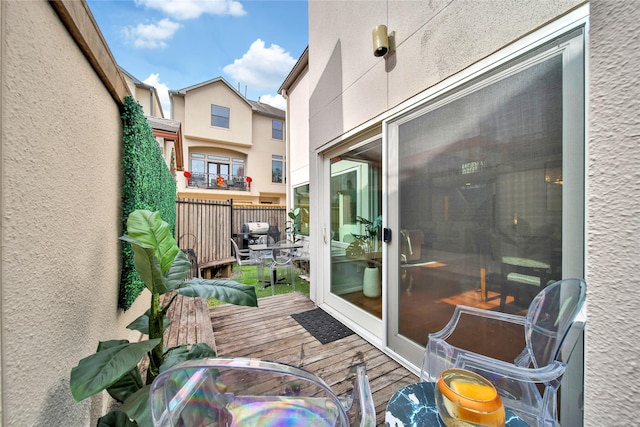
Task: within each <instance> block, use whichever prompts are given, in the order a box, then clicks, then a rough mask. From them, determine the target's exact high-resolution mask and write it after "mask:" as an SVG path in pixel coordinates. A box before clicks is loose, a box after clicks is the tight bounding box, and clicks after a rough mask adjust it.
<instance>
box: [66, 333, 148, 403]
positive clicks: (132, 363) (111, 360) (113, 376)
mask: <svg viewBox="0 0 640 427" xmlns="http://www.w3.org/2000/svg"><path fill="white" fill-rule="evenodd" d="M159 342H160V339H159V338H155V339H152V340H148V341H140V342H137V343H127V342H125V343H124V344H118V345H116V346H113V347H109V348H106V349H104V350H100V351H98V352H97V353H95V354H92V355H91V356H87V357H85V358H84V359H82V360H80V362H78V365H77V366H75V367H73V368H72V369H71V384H70V385H71V394H72V395H73V397H74V399H75V400H76V401H77V402H79V401H81V400H83V399H86V398H87V397H89V396H93V395H94V394H96V393H99V392H101V391H102V390H105V389H107V388H109V387H111V386H112V385H113V384H115V383H116V382H117V381H118V380H119V379H120V378H122V377H123V376H124V375H126V374H127V373H128V372H130V371H131V370H132V369H134V368H135V367H136V366H137V365H138V362H139V361H140V359H142V357H143V356H144V355H145V353H147V352H148V351H151V349H152V348H154V347H155V346H156V345H158V343H159Z"/></svg>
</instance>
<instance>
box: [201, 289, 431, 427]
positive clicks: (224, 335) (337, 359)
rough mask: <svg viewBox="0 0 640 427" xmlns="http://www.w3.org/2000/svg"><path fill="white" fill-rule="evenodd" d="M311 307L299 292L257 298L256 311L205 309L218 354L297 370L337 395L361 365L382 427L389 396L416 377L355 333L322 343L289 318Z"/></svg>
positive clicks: (349, 386) (232, 307)
mask: <svg viewBox="0 0 640 427" xmlns="http://www.w3.org/2000/svg"><path fill="white" fill-rule="evenodd" d="M314 308H316V306H315V304H314V303H313V301H311V300H309V299H308V298H307V297H306V296H304V295H303V294H301V293H298V292H294V293H289V294H284V295H277V296H275V297H267V298H261V299H260V300H259V307H240V306H235V305H222V306H216V307H213V308H210V309H209V313H210V315H211V323H212V327H213V331H214V336H215V343H216V347H217V354H218V356H221V357H222V356H228V357H252V358H258V359H263V360H270V361H275V362H281V363H287V364H290V365H295V366H299V367H301V368H304V369H306V370H308V371H310V372H313V373H315V374H316V375H318V376H319V377H320V378H322V379H323V380H324V381H325V382H326V383H327V384H328V385H329V386H330V387H331V388H332V389H333V391H334V392H336V394H338V395H344V394H347V393H350V392H351V391H352V381H353V369H352V367H353V366H355V365H358V364H360V363H363V362H364V363H365V365H366V367H367V374H368V376H369V383H370V385H371V390H372V394H373V400H374V403H375V406H376V419H377V425H379V426H383V425H384V412H385V409H386V406H387V402H388V401H389V399H390V398H391V396H392V395H393V393H395V392H396V391H397V390H398V389H400V388H402V387H403V386H405V385H407V384H411V383H415V382H417V380H418V378H417V377H416V376H415V375H414V374H412V373H411V372H410V371H408V370H407V369H405V368H404V367H402V366H401V365H400V364H399V363H397V362H396V361H394V360H393V359H391V358H390V357H389V356H387V355H386V354H384V353H383V352H381V351H380V350H378V349H377V348H376V347H374V346H373V345H371V344H369V343H368V342H367V341H365V340H364V339H363V338H361V337H360V336H358V335H357V334H353V335H350V336H348V337H345V338H342V339H339V340H337V341H334V342H331V343H327V344H324V345H323V344H321V343H320V342H319V341H318V340H316V339H315V338H314V337H313V336H312V335H311V334H310V333H309V332H307V331H306V330H305V329H304V328H303V327H302V326H300V324H299V323H298V322H296V321H295V319H293V318H292V317H291V315H292V314H294V313H301V312H303V311H307V310H312V309H314Z"/></svg>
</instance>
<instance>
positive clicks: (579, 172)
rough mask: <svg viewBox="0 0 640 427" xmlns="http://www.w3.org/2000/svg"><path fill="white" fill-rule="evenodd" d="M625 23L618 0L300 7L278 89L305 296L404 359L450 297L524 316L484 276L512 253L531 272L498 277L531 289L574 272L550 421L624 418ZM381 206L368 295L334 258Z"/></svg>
mask: <svg viewBox="0 0 640 427" xmlns="http://www.w3.org/2000/svg"><path fill="white" fill-rule="evenodd" d="M355 17H357V19H355ZM327 22H331V28H330V29H331V30H330V31H327ZM639 23H640V9H638V7H637V6H636V4H635V3H634V2H627V1H605V2H593V3H592V4H589V3H587V2H583V1H579V0H574V1H565V2H557V1H538V2H513V1H512V2H506V1H483V2H472V1H466V0H453V1H440V2H438V1H436V2H421V1H414V2H398V1H390V0H388V1H382V2H369V3H362V2H328V1H314V2H309V48H308V52H305V53H304V54H303V56H302V57H301V59H300V61H299V62H298V64H296V66H295V68H294V71H292V73H291V75H290V76H289V77H288V78H287V80H286V81H285V83H284V84H283V86H282V88H281V93H282V94H283V95H286V97H287V98H288V106H287V110H288V111H289V117H288V119H289V120H288V126H289V140H288V141H289V145H290V147H289V151H290V163H291V164H290V170H291V174H290V176H291V181H290V185H291V186H292V191H295V189H296V188H299V186H304V185H306V183H307V182H309V183H310V188H309V190H310V207H311V211H312V212H313V214H312V216H311V229H310V231H311V235H310V241H311V258H312V259H311V264H312V266H314V268H312V270H311V285H312V289H311V296H312V298H313V299H314V301H315V302H316V303H317V304H318V305H319V306H321V307H322V308H324V309H325V310H327V311H329V312H330V313H332V314H333V315H334V316H336V317H337V318H339V319H340V320H342V321H343V322H344V323H346V324H347V325H348V326H350V327H351V328H352V329H353V330H354V331H356V332H357V333H359V334H360V335H361V336H363V337H365V338H367V339H368V340H369V341H370V342H371V343H372V344H374V345H376V346H377V347H379V348H381V349H383V350H384V351H385V352H386V353H388V354H390V355H391V356H393V357H394V358H396V359H397V360H398V361H400V362H401V363H403V364H404V365H405V366H407V367H409V368H411V369H413V370H414V371H417V370H418V369H419V368H418V367H419V364H420V361H421V355H422V353H423V349H424V344H425V343H426V338H427V334H428V333H429V332H433V331H435V330H438V329H440V328H441V327H442V326H443V325H444V324H445V323H446V321H447V320H448V317H449V316H450V314H451V312H452V310H453V306H454V305H455V304H456V303H457V302H459V301H464V302H465V303H467V304H470V305H475V306H479V307H486V308H492V309H495V310H500V309H502V310H505V311H509V310H513V311H521V310H523V309H525V308H526V305H525V304H523V303H521V304H520V305H518V304H517V301H516V300H515V299H514V295H511V294H508V293H507V292H506V291H508V288H507V289H506V290H505V293H504V295H503V294H501V288H500V287H499V286H497V285H498V284H499V283H500V281H501V280H502V279H504V276H503V275H502V274H503V272H504V271H505V270H504V269H505V268H506V267H507V266H508V264H507V262H508V261H510V260H512V259H513V258H516V257H518V258H526V259H527V260H531V261H532V263H531V264H534V265H542V266H544V267H543V268H541V269H539V271H538V272H537V273H535V274H534V273H533V272H532V273H530V274H529V275H526V276H527V277H525V278H523V277H518V276H511V278H510V279H509V280H512V279H514V280H515V279H518V280H521V279H522V280H526V281H529V283H530V285H531V287H530V289H529V290H530V291H531V292H532V293H535V292H536V285H535V284H536V283H537V286H538V288H539V286H540V285H543V284H545V283H546V281H547V280H555V279H559V278H563V277H572V276H573V277H575V276H578V277H584V278H585V279H586V280H587V282H588V284H589V292H588V306H589V310H588V318H587V329H586V333H585V340H584V343H581V344H580V345H579V347H578V348H577V349H576V351H575V352H574V355H573V358H572V362H571V366H570V369H569V370H568V372H567V374H566V375H565V378H564V379H563V386H562V389H561V407H560V408H561V410H560V412H561V418H562V421H563V424H562V425H566V426H580V425H586V426H594V427H595V426H604V425H632V424H635V423H636V419H637V418H638V415H639V413H638V409H637V408H639V407H640V405H639V403H640V397H639V396H640V393H638V386H637V384H640V381H639V380H640V378H639V375H638V372H637V368H636V361H635V359H636V356H635V355H636V354H637V343H638V342H640V318H639V317H638V316H637V313H638V311H639V310H640V302H638V299H637V298H634V295H635V294H636V293H637V290H636V287H637V280H636V279H635V277H636V276H637V272H638V271H639V270H640V257H638V256H635V255H634V254H633V252H634V250H635V248H637V247H638V246H639V245H640V240H639V237H638V236H640V225H639V224H638V221H637V217H638V215H639V214H640V196H639V194H640V176H639V172H638V171H640V146H639V145H638V143H637V136H638V135H639V134H640V128H639V124H640V121H639V119H638V112H637V104H638V101H637V100H638V99H640V93H639V90H640V89H639V88H640V85H639V84H638V73H637V72H634V71H633V70H636V69H637V68H638V66H640V51H639V50H638V49H637V46H636V43H635V42H634V40H636V39H637V34H638V33H640V24H639ZM379 24H384V25H386V26H387V28H388V31H389V35H390V36H391V37H390V39H389V43H388V44H389V52H387V53H386V54H385V55H384V56H381V57H379V56H374V54H373V52H374V50H375V47H374V46H373V45H372V30H373V28H374V27H375V26H377V25H379ZM296 114H298V117H295V115H296ZM307 118H308V121H307ZM307 144H308V156H306V157H304V156H298V155H296V153H299V152H301V151H304V150H305V146H306V145H307ZM378 215H383V226H384V227H385V228H388V229H389V230H390V232H391V240H390V241H389V242H387V243H385V244H381V245H380V246H379V247H377V248H374V251H373V255H375V256H376V257H378V259H379V260H380V263H381V266H382V269H381V279H382V288H381V292H380V294H379V296H376V295H375V293H374V294H373V296H371V295H372V294H371V293H369V295H370V296H367V294H365V292H364V291H363V279H362V270H363V265H362V262H359V261H357V260H354V259H350V258H349V257H348V256H346V253H347V248H348V247H349V244H350V241H351V240H352V239H353V237H352V233H358V234H363V230H362V227H361V224H360V223H359V222H358V220H356V217H358V216H362V217H365V218H367V219H371V220H373V219H374V218H376V217H377V216H378ZM538 263H539V264H538ZM503 298H504V303H505V306H504V307H500V302H502V300H503ZM523 299H524V300H525V301H526V300H527V298H526V297H525V298H523ZM464 333H465V334H466V337H467V338H468V339H469V343H470V342H471V338H476V339H475V342H477V343H479V345H482V344H487V345H488V346H489V347H493V350H496V349H497V350H504V348H502V347H503V346H497V345H496V342H495V341H494V340H495V335H494V334H492V333H488V332H487V331H486V330H484V329H482V328H481V327H479V326H478V325H475V324H474V325H467V326H465V328H464ZM463 336H464V335H463ZM498 347H499V348H498Z"/></svg>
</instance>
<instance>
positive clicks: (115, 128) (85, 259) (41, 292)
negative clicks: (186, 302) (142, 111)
mask: <svg viewBox="0 0 640 427" xmlns="http://www.w3.org/2000/svg"><path fill="white" fill-rule="evenodd" d="M0 43H1V45H2V48H1V49H0V55H1V58H0V63H2V67H1V69H0V77H1V78H0V81H1V89H0V96H1V103H2V150H1V156H2V190H0V194H1V198H2V219H1V221H2V283H1V284H0V288H1V289H0V293H1V299H0V304H1V307H0V312H1V313H2V319H1V320H0V325H1V328H0V360H1V363H0V375H1V377H2V381H1V382H0V383H1V385H0V395H1V396H0V402H1V403H0V424H1V425H4V426H7V427H8V426H74V427H76V426H77V427H80V426H89V425H96V420H97V417H98V416H99V415H102V414H104V413H106V412H107V409H108V405H107V404H108V403H109V402H110V399H109V398H108V395H107V394H106V393H100V394H98V395H96V396H95V397H93V398H90V399H86V400H84V401H82V402H79V403H78V402H76V401H75V400H74V399H73V397H72V396H71V391H70V390H69V376H70V372H71V368H73V367H74V366H76V365H77V363H78V361H79V360H80V359H82V358H84V357H86V356H88V355H90V354H92V353H94V352H95V350H96V346H97V343H98V341H100V340H102V341H105V340H109V339H113V338H118V339H128V340H130V341H138V340H139V339H140V333H139V332H137V331H132V330H128V329H127V328H126V326H127V325H128V324H130V323H131V322H132V321H133V320H135V319H136V318H138V316H140V315H141V314H142V313H144V311H145V310H146V309H148V307H149V300H150V294H149V292H148V291H144V292H143V294H142V295H141V296H140V297H139V298H138V299H137V300H136V302H135V303H134V304H133V306H132V307H131V308H130V309H129V310H127V311H126V312H123V311H121V310H117V309H116V307H117V304H118V277H119V275H120V268H121V265H120V263H121V258H120V251H119V248H120V246H121V242H120V241H119V240H118V237H119V236H120V235H121V234H122V229H121V224H122V218H121V213H122V199H121V194H122V174H121V160H122V120H121V118H120V115H121V111H120V107H121V106H122V103H123V99H124V97H125V96H126V95H128V94H130V93H129V90H128V89H127V85H126V83H125V80H124V78H123V76H122V74H121V73H120V71H119V68H118V65H117V64H116V63H115V60H114V59H113V57H112V55H111V53H110V51H109V48H108V47H107V45H106V44H105V42H104V38H103V37H102V35H101V34H100V31H99V29H98V26H97V24H96V23H95V20H94V19H93V16H92V15H91V13H90V11H89V8H88V7H87V4H86V3H85V2H80V1H75V0H58V1H55V2H49V1H46V0H39V1H28V2H24V1H20V0H16V1H13V0H3V1H2V2H1V3H0Z"/></svg>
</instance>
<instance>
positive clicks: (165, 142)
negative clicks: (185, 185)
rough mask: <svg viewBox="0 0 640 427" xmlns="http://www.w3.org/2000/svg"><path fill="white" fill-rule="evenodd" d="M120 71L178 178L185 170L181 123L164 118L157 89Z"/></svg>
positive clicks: (169, 165)
mask: <svg viewBox="0 0 640 427" xmlns="http://www.w3.org/2000/svg"><path fill="white" fill-rule="evenodd" d="M120 71H121V72H122V74H123V76H124V80H125V82H126V83H127V87H128V88H129V92H131V94H132V96H133V97H134V98H135V99H136V101H138V103H139V104H140V106H141V107H142V111H143V112H144V114H145V116H146V117H147V121H148V122H149V126H151V129H152V131H153V135H154V136H155V137H156V142H157V143H158V146H159V147H160V149H161V150H162V157H164V159H165V162H166V164H167V167H168V168H169V169H170V170H171V172H172V173H173V175H174V176H176V172H177V171H182V170H183V159H182V131H181V124H180V122H179V121H176V120H171V119H165V118H164V112H163V111H162V105H161V104H160V98H159V97H158V91H157V90H156V88H155V87H153V86H151V85H148V84H146V83H143V82H141V81H140V80H138V79H137V78H135V77H134V76H132V75H131V74H129V73H128V72H127V71H126V70H125V69H124V68H122V67H120Z"/></svg>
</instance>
